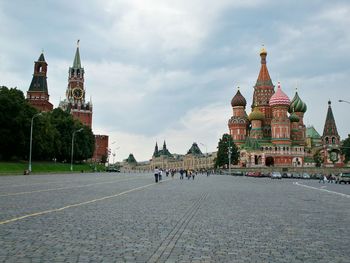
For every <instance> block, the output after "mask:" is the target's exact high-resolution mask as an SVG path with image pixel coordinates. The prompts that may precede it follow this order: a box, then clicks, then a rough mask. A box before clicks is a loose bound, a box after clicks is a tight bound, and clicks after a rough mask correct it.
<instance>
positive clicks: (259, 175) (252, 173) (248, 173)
mask: <svg viewBox="0 0 350 263" xmlns="http://www.w3.org/2000/svg"><path fill="white" fill-rule="evenodd" d="M246 176H249V177H261V176H262V174H261V172H247V174H246Z"/></svg>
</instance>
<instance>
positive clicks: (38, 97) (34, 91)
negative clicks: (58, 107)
mask: <svg viewBox="0 0 350 263" xmlns="http://www.w3.org/2000/svg"><path fill="white" fill-rule="evenodd" d="M46 74H47V63H46V61H45V57H44V53H41V54H40V56H39V58H38V60H37V61H35V62H34V74H33V78H32V82H31V83H30V86H29V89H28V91H27V100H28V102H29V103H30V104H31V105H32V106H34V107H35V108H37V109H38V110H40V111H51V110H52V109H53V105H52V104H51V103H50V102H49V93H48V88H47V76H46Z"/></svg>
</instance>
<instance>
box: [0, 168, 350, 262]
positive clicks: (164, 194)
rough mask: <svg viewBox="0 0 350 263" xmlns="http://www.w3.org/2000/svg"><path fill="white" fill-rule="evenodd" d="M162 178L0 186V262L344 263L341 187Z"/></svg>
mask: <svg viewBox="0 0 350 263" xmlns="http://www.w3.org/2000/svg"><path fill="white" fill-rule="evenodd" d="M164 179H165V180H163V182H162V183H159V184H154V183H153V180H154V178H153V176H152V175H151V174H74V175H31V176H2V177H0V237H1V238H0V262H16V263H17V262H259V263H260V262H350V250H349V245H350V228H349V225H350V186H349V185H336V184H327V183H326V184H319V183H318V181H310V180H305V181H304V180H299V181H298V184H297V183H296V181H295V180H292V179H282V180H271V179H267V178H247V177H232V176H209V177H206V176H200V175H198V176H197V177H196V178H195V180H192V179H191V180H187V179H184V180H179V179H178V177H176V178H175V179H173V180H172V179H169V178H166V177H165V178H164ZM325 190H327V191H325Z"/></svg>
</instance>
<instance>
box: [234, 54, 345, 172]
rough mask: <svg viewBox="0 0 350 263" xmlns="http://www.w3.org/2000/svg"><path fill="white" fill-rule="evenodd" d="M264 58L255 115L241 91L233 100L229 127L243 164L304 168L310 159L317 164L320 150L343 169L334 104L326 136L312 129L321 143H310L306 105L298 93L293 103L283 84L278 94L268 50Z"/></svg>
mask: <svg viewBox="0 0 350 263" xmlns="http://www.w3.org/2000/svg"><path fill="white" fill-rule="evenodd" d="M260 57H261V68H260V72H259V76H258V79H257V81H256V84H255V86H254V93H253V102H252V105H251V107H252V111H251V113H250V114H249V115H247V113H246V106H247V101H246V99H245V98H244V96H243V95H242V94H241V92H240V90H239V89H238V91H237V93H236V94H235V96H234V97H233V98H232V101H231V106H232V110H233V114H232V117H231V118H230V119H229V121H228V128H229V132H230V135H231V136H232V138H233V141H234V143H235V144H236V145H237V146H238V147H239V151H240V160H239V162H240V165H241V166H243V167H261V166H283V167H290V166H294V167H302V166H306V165H307V164H308V162H309V161H310V160H312V161H310V163H313V162H314V161H313V155H314V154H315V152H317V151H318V152H319V153H320V155H321V157H322V160H323V165H324V166H338V167H341V166H343V158H342V156H341V154H340V137H339V135H338V132H337V128H336V124H335V120H334V116H333V112H332V108H331V102H330V101H329V102H328V104H329V107H328V112H327V117H326V122H325V126H324V132H323V136H322V137H321V136H319V135H318V133H317V132H316V130H314V128H312V130H313V131H314V133H316V136H315V138H314V139H315V140H317V139H319V143H318V144H316V145H310V144H308V143H307V138H306V134H307V128H306V126H305V124H304V121H303V119H304V114H305V113H306V111H307V106H306V104H305V103H304V102H303V101H302V100H301V98H300V97H299V94H298V92H296V93H295V95H294V98H293V99H292V101H290V99H289V98H288V96H287V95H286V94H285V93H284V92H283V90H282V87H281V84H280V83H279V82H278V84H277V90H276V92H275V89H274V88H275V87H274V85H273V83H272V81H271V78H270V75H269V71H268V69H267V66H266V57H267V52H266V49H265V48H262V49H261V51H260ZM317 135H318V137H317ZM312 139H313V138H312Z"/></svg>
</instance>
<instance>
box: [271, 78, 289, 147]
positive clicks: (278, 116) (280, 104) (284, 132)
mask: <svg viewBox="0 0 350 263" xmlns="http://www.w3.org/2000/svg"><path fill="white" fill-rule="evenodd" d="M289 105H290V100H289V98H288V96H287V95H286V94H285V93H284V92H283V91H282V89H281V85H280V83H279V82H278V87H277V91H276V93H275V94H274V95H273V96H272V97H271V99H270V106H271V108H272V120H271V135H272V136H271V142H272V143H273V144H278V145H290V144H291V141H290V120H289V118H288V116H287V112H288V108H289Z"/></svg>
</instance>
